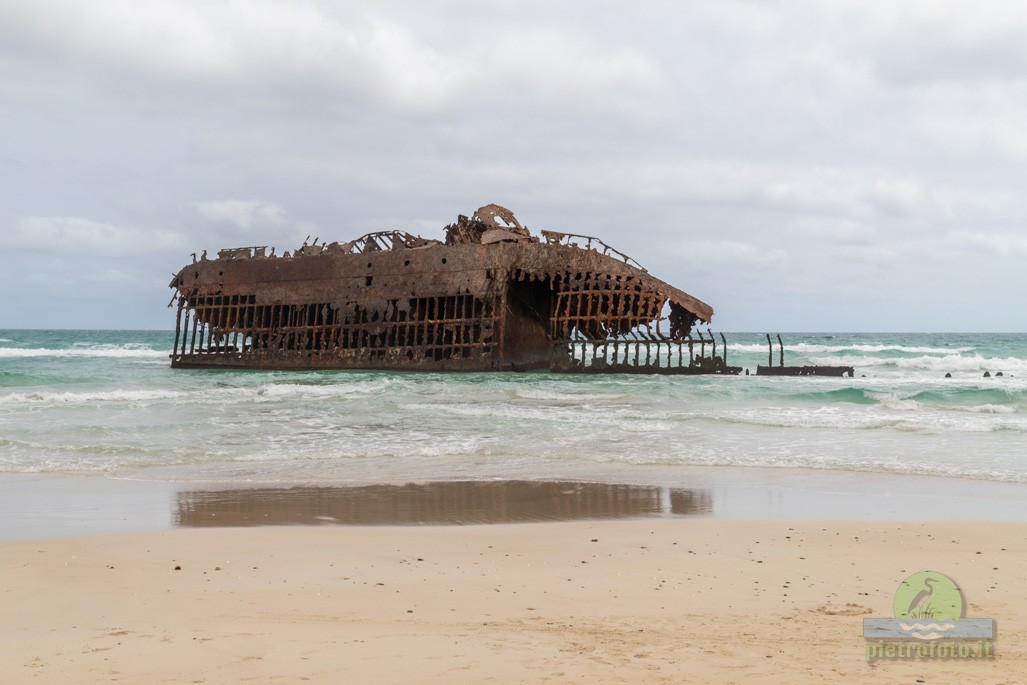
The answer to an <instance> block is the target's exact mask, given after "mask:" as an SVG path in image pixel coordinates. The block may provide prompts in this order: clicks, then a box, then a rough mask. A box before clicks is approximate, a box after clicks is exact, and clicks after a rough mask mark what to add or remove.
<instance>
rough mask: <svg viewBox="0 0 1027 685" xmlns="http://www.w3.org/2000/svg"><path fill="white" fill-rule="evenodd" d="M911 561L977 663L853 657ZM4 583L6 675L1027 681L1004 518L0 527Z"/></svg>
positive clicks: (1020, 587)
mask: <svg viewBox="0 0 1027 685" xmlns="http://www.w3.org/2000/svg"><path fill="white" fill-rule="evenodd" d="M176 568H178V570H176ZM927 569H930V570H935V571H939V572H942V573H945V574H947V575H949V576H950V577H952V578H953V579H954V580H956V581H957V582H958V583H959V584H960V585H961V587H962V588H963V591H964V593H965V595H966V599H967V603H968V612H967V613H968V616H970V617H982V618H984V617H988V618H993V619H995V621H996V624H997V631H998V635H997V639H996V640H995V653H996V655H995V657H994V659H992V660H976V661H958V660H913V661H878V662H876V663H874V664H868V663H867V661H866V658H865V642H864V640H863V637H862V619H863V618H864V617H888V616H891V603H892V597H893V595H894V592H895V589H896V587H897V586H898V584H899V582H900V581H902V580H903V579H904V578H906V577H907V576H909V575H911V574H912V573H915V572H917V571H922V570H927ZM0 591H2V593H3V598H2V602H0V621H2V625H3V627H4V630H3V632H2V637H0V678H2V680H3V682H4V683H54V682H74V683H80V682H115V681H120V682H129V683H159V682H173V683H234V682H257V683H278V682H281V683H294V682H300V681H309V682H319V683H320V682H324V683H329V682H332V683H334V682H353V683H356V682H375V683H390V682H397V683H398V682H440V683H441V682H445V683H480V682H497V683H508V682H531V683H536V682H584V681H587V682H604V683H605V682H668V683H685V682H687V683H691V682H696V683H745V684H747V685H749V684H751V683H798V682H873V683H885V682H887V683H917V682H926V683H953V682H975V683H1022V682H1027V652H1025V649H1027V648H1025V644H1027V617H1025V611H1024V610H1025V609H1027V524H1021V523H994V524H992V523H981V522H973V523H952V522H942V523H905V522H902V523H889V522H873V523H865V522H864V523H856V522H837V521H830V522H816V521H799V522H786V521H759V522H745V521H723V520H709V519H678V520H673V519H669V520H668V519H653V520H628V521H624V520H618V521H585V522H581V521H578V522H561V523H541V524H513V525H476V526H432V527H427V526H424V527H417V526H412V527H393V526H389V527H386V526H380V527H351V526H317V527H270V528H246V529H239V528H237V529H197V530H175V531H166V532H158V533H145V534H121V535H109V536H96V537H79V538H58V539H43V540H35V541H21V542H12V543H0Z"/></svg>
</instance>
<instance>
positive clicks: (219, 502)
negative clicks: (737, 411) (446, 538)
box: [175, 480, 713, 527]
mask: <svg viewBox="0 0 1027 685" xmlns="http://www.w3.org/2000/svg"><path fill="white" fill-rule="evenodd" d="M176 500H177V501H176V504H177V508H176V511H175V525H177V526H188V527H197V526H270V525H315V524H358V525H411V524H469V523H513V522H527V521H561V520H572V519H592V518H618V517H619V518H632V517H642V516H668V515H675V516H703V515H708V514H710V513H711V511H712V508H713V503H712V497H711V495H710V493H709V492H708V491H706V490H688V489H681V488H660V487H651V486H640V485H610V484H605V483H574V482H536V481H516V480H513V481H456V482H445V481H443V482H433V483H420V484H413V483H411V484H407V485H363V486H352V487H294V488H255V489H229V490H195V491H183V492H179V493H177V496H176Z"/></svg>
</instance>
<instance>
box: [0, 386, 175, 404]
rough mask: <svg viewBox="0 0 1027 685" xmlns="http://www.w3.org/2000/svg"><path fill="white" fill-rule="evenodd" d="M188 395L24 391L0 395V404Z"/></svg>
mask: <svg viewBox="0 0 1027 685" xmlns="http://www.w3.org/2000/svg"><path fill="white" fill-rule="evenodd" d="M184 396H186V393H182V392H176V391H172V390H112V391H109V392H24V393H11V394H9V395H0V405H18V404H86V403H92V402H160V401H162V400H173V399H178V398H181V397H184Z"/></svg>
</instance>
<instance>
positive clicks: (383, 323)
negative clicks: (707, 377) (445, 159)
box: [171, 206, 736, 373]
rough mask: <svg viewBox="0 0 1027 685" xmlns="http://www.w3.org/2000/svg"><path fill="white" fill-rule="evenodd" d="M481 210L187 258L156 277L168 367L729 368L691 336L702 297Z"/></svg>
mask: <svg viewBox="0 0 1027 685" xmlns="http://www.w3.org/2000/svg"><path fill="white" fill-rule="evenodd" d="M493 207H494V206H493ZM488 209H489V208H488V207H486V208H482V210H479V212H478V213H477V214H476V215H475V217H474V218H472V219H467V218H466V217H460V219H459V220H458V222H457V223H456V224H453V225H451V226H449V227H447V233H448V238H447V244H443V243H441V242H440V241H433V240H426V239H423V238H418V237H416V236H411V235H408V234H405V233H400V232H386V233H379V234H369V235H367V236H364V237H362V238H360V239H358V240H356V241H352V242H350V243H345V244H339V243H332V244H331V245H305V246H304V247H302V248H301V249H300V250H297V253H296V254H295V255H292V256H290V255H288V253H286V254H285V255H283V256H281V257H276V256H273V254H272V255H268V254H266V250H264V249H263V248H241V249H233V250H222V251H221V253H219V257H218V259H213V260H206V259H203V258H201V259H199V260H195V261H194V262H193V263H192V264H189V265H187V266H186V267H184V268H183V269H182V270H181V271H180V272H179V273H178V274H177V275H176V276H175V278H174V280H173V281H172V283H171V286H172V287H173V288H174V289H175V290H176V297H175V298H174V299H173V303H175V302H177V304H178V320H177V325H176V341H175V349H174V351H173V353H172V355H171V363H172V366H174V367H179V368H249V369H297V370H298V369H408V370H425V371H429V370H430V371H513V370H533V369H552V370H556V371H593V372H611V371H616V370H630V371H640V370H641V371H647V370H648V371H657V372H659V371H662V372H676V373H716V372H727V373H730V372H733V371H734V370H732V369H731V368H730V367H727V366H726V364H725V363H724V361H723V358H721V357H717V356H716V355H715V354H713V355H712V356H711V357H706V356H705V354H704V353H705V351H706V348H707V343H709V342H711V341H709V340H704V339H702V338H701V336H700V337H699V338H696V337H695V336H694V335H693V333H692V329H693V327H694V325H695V324H696V323H698V322H707V321H709V320H710V318H711V317H712V315H713V310H712V308H711V307H710V306H709V305H707V304H705V303H703V302H701V301H700V300H698V299H696V298H694V297H692V296H691V295H688V294H687V293H684V292H682V291H680V290H678V289H677V288H674V287H673V286H670V285H668V284H667V283H665V282H663V281H661V280H659V279H657V278H654V277H652V276H650V275H649V274H648V273H647V272H646V271H645V270H644V269H642V268H641V267H639V266H636V265H633V264H632V263H631V262H632V260H630V258H628V257H626V256H625V255H623V254H621V253H619V252H617V251H616V250H613V249H612V248H609V247H608V246H606V245H605V244H603V243H601V242H600V241H598V240H595V239H592V238H587V237H584V236H572V235H568V234H560V233H553V232H543V235H544V236H545V239H544V240H540V239H538V238H535V237H532V236H530V234H528V232H527V230H526V229H523V228H521V227H520V225H519V224H516V220H515V219H513V218H512V215H509V218H510V219H511V220H512V222H513V224H509V223H507V224H505V225H504V224H500V223H498V222H496V221H491V222H490V221H488V220H486V219H485V218H482V215H483V210H488ZM495 209H499V210H501V208H495ZM502 211H503V212H505V211H506V210H502ZM507 214H508V213H507ZM486 216H487V215H486ZM593 241H594V242H593ZM734 372H736V371H734Z"/></svg>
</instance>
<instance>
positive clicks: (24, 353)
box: [0, 347, 169, 359]
mask: <svg viewBox="0 0 1027 685" xmlns="http://www.w3.org/2000/svg"><path fill="white" fill-rule="evenodd" d="M168 354H169V353H168V351H166V350H151V349H146V348H124V347H111V348H78V349H68V348H62V349H49V348H45V347H0V358H4V357H6V358H22V359H25V358H35V357H118V358H126V357H137V358H156V357H164V358H167V357H168Z"/></svg>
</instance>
